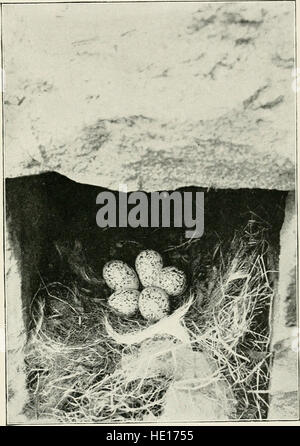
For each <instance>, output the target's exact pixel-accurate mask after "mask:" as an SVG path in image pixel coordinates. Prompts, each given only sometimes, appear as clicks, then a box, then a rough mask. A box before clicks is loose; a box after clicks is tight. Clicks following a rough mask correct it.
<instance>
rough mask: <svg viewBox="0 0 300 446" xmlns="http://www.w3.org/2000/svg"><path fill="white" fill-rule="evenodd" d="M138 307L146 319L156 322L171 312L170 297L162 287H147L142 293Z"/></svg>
mask: <svg viewBox="0 0 300 446" xmlns="http://www.w3.org/2000/svg"><path fill="white" fill-rule="evenodd" d="M138 307H139V310H140V313H141V315H142V316H143V317H144V318H145V319H147V320H148V321H152V322H156V321H159V320H160V319H162V318H163V317H165V316H167V315H168V314H169V311H170V303H169V297H168V295H167V293H166V292H165V291H164V290H162V289H161V288H157V287H146V288H144V289H143V291H141V293H140V297H139V301H138Z"/></svg>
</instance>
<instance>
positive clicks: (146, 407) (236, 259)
mask: <svg viewBox="0 0 300 446" xmlns="http://www.w3.org/2000/svg"><path fill="white" fill-rule="evenodd" d="M180 249H182V248H181V247H178V250H180ZM184 249H186V246H185V247H184ZM268 255H269V254H268V244H267V242H266V240H265V232H264V227H263V225H262V224H261V222H257V221H254V220H252V223H251V222H249V224H248V225H247V227H246V228H245V229H244V230H243V231H242V233H240V234H236V236H235V237H234V239H233V240H232V243H231V246H230V248H229V249H228V250H227V251H226V252H225V253H224V252H221V250H220V249H218V246H217V247H216V249H215V250H214V256H215V259H214V265H215V266H214V268H213V269H212V270H211V272H210V277H209V278H208V281H207V282H208V284H209V285H208V286H207V287H206V289H205V290H203V287H202V288H201V289H200V288H199V287H198V285H197V283H196V282H195V283H194V284H193V287H192V289H193V291H190V292H189V293H190V294H189V296H186V297H190V296H191V293H192V297H193V299H194V301H193V304H192V306H191V307H190V309H189V311H188V313H187V315H186V316H185V319H184V324H185V326H186V329H187V330H188V332H189V335H190V345H191V346H192V348H193V349H194V350H198V351H202V352H204V353H205V354H206V355H207V357H209V358H210V360H211V361H213V362H214V364H215V371H214V373H213V376H212V380H215V381H216V380H223V381H224V380H226V381H227V382H228V383H229V385H230V387H231V389H232V392H233V394H234V399H235V400H236V401H237V405H236V407H235V409H234V411H233V412H232V417H236V418H242V419H263V418H264V417H265V416H266V411H267V404H268V400H267V388H268V365H269V361H270V353H269V349H268V347H269V322H268V319H267V318H268V314H269V308H270V305H271V304H272V297H273V289H272V286H271V284H270V274H269V272H268V271H267V264H266V263H267V258H268ZM107 315H109V321H110V323H111V325H112V326H113V327H114V328H116V329H117V330H118V331H119V332H120V333H128V332H130V331H136V330H141V329H143V328H145V327H147V323H146V322H145V321H143V320H142V318H139V317H136V318H135V319H132V320H128V319H124V318H120V317H119V316H118V315H116V314H114V313H112V312H111V311H110V310H109V309H108V308H107V307H106V303H105V300H102V299H93V298H91V297H88V296H85V295H84V294H83V293H82V292H80V293H79V291H78V290H77V289H76V288H75V287H73V288H69V287H67V286H65V285H63V284H60V283H52V284H49V285H45V284H43V285H42V286H41V288H40V289H39V290H38V292H37V293H36V296H35V297H34V299H33V304H32V320H33V323H32V330H31V337H30V341H29V343H28V346H27V351H26V364H27V369H28V387H29V389H30V393H31V401H30V403H29V404H28V407H27V415H28V416H30V417H31V418H33V419H35V420H37V419H43V418H48V419H52V420H55V421H57V422H69V423H72V422H77V423H79V422H90V423H92V422H97V423H101V422H109V421H114V422H116V421H118V422H125V421H136V420H142V419H143V418H144V417H148V418H149V417H150V418H151V417H152V418H153V417H158V416H159V415H160V414H161V412H162V410H163V406H164V397H165V394H166V391H167V389H168V388H169V386H170V384H171V383H172V382H173V381H174V379H175V376H174V373H173V369H172V368H171V369H169V370H165V369H160V370H159V369H158V370H157V371H156V372H154V373H153V371H152V373H151V374H149V375H148V374H147V372H145V374H144V376H138V377H137V376H132V375H130V374H128V370H126V368H124V367H123V368H122V367H121V366H120V364H121V362H122V360H124V357H128V355H129V356H130V355H131V354H132V355H134V356H135V357H137V358H138V357H139V356H138V353H139V351H140V349H141V344H138V345H132V346H126V345H124V344H123V345H122V344H121V345H120V344H118V343H117V342H115V341H114V340H113V339H111V338H110V337H109V336H108V334H107V332H106V330H105V327H104V320H105V317H106V316H107ZM144 342H145V341H144ZM169 345H170V347H169V348H168V349H167V350H168V351H166V350H165V344H164V343H162V349H161V351H156V352H155V355H156V356H160V357H162V358H164V357H165V355H169V354H170V352H171V353H172V355H171V357H174V358H175V355H174V351H176V349H177V348H178V347H180V343H178V342H174V343H170V344H169ZM169 356H170V355H169ZM169 356H168V357H169ZM140 361H143V363H144V361H145V357H144V355H141V359H140ZM186 385H187V386H188V388H187V391H189V390H191V389H192V387H193V388H197V383H195V382H193V383H187V384H186ZM199 385H202V386H203V382H202V383H199ZM191 386H192V387H191ZM221 404H222V402H221Z"/></svg>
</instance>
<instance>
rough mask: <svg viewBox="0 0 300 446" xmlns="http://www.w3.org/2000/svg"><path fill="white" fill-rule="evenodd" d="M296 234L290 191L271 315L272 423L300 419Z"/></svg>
mask: <svg viewBox="0 0 300 446" xmlns="http://www.w3.org/2000/svg"><path fill="white" fill-rule="evenodd" d="M296 231H297V214H296V207H295V194H294V193H293V192H290V193H289V194H288V197H287V202H286V211H285V221H284V224H283V226H282V229H281V234H280V245H281V246H280V257H279V282H278V292H277V293H276V294H275V297H274V304H273V315H272V338H271V350H272V352H273V356H274V361H273V367H272V373H271V382H270V409H269V419H270V420H295V419H299V384H298V355H299V328H298V327H297V320H296V319H297V308H298V305H299V299H297V292H296V264H297V260H296V240H297V237H296Z"/></svg>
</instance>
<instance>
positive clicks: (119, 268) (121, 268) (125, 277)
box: [103, 260, 139, 291]
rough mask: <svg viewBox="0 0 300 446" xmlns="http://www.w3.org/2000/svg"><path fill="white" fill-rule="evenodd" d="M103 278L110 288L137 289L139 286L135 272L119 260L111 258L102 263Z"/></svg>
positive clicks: (117, 289)
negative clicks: (109, 260)
mask: <svg viewBox="0 0 300 446" xmlns="http://www.w3.org/2000/svg"><path fill="white" fill-rule="evenodd" d="M103 279H104V280H105V282H106V284H107V285H108V286H109V288H111V289H112V290H116V291H119V290H137V289H138V288H139V279H138V277H137V275H136V272H135V271H134V269H133V268H131V267H130V266H129V265H127V263H124V262H122V261H121V260H112V261H111V262H108V263H106V264H105V265H104V268H103Z"/></svg>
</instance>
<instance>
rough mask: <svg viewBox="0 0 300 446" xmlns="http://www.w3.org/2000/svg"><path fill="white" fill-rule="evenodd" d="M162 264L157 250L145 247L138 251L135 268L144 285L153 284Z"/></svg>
mask: <svg viewBox="0 0 300 446" xmlns="http://www.w3.org/2000/svg"><path fill="white" fill-rule="evenodd" d="M162 266H163V260H162V257H161V255H160V254H159V253H158V252H156V251H153V250H151V249H146V250H145V251H142V252H140V253H139V255H138V256H137V258H136V261H135V268H136V271H137V273H138V275H139V278H140V281H141V283H142V285H143V286H144V287H147V286H151V285H154V284H155V282H156V279H157V276H158V272H159V271H160V270H161V269H162Z"/></svg>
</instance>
